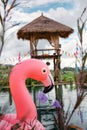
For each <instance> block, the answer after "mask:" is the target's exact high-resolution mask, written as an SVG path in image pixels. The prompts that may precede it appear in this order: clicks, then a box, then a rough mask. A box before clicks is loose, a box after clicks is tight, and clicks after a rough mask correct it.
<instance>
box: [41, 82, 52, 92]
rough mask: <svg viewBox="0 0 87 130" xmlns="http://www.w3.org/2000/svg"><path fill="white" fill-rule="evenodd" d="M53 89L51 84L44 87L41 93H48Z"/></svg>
mask: <svg viewBox="0 0 87 130" xmlns="http://www.w3.org/2000/svg"><path fill="white" fill-rule="evenodd" d="M52 89H53V84H52V85H51V86H48V87H45V88H44V90H43V92H44V93H48V92H49V91H51V90H52Z"/></svg>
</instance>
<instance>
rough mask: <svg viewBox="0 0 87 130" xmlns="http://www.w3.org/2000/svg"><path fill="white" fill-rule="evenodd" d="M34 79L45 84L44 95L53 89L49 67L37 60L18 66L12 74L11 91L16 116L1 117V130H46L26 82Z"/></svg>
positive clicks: (24, 62) (27, 61)
mask: <svg viewBox="0 0 87 130" xmlns="http://www.w3.org/2000/svg"><path fill="white" fill-rule="evenodd" d="M27 78H32V79H35V80H38V81H41V82H42V83H43V84H44V86H45V87H44V91H43V92H44V93H47V92H49V91H50V90H51V89H52V88H53V79H52V76H51V74H50V71H49V69H48V66H47V65H46V64H45V63H44V62H42V61H41V60H37V59H29V60H25V61H22V62H20V63H19V64H17V65H16V66H15V67H14V68H13V69H12V71H11V73H10V79H9V83H10V90H11V94H12V97H13V100H14V102H15V106H16V112H17V115H15V114H5V115H2V116H0V130H45V128H44V127H43V126H42V124H41V123H40V122H39V121H38V120H37V110H36V106H35V104H34V102H33V100H32V97H31V96H30V94H29V92H28V90H27V88H26V85H25V80H26V79H27Z"/></svg>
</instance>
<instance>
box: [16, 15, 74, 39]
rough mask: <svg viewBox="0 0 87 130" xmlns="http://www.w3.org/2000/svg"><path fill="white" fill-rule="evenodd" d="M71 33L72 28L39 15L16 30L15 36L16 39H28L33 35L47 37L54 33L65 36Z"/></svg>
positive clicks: (37, 37) (41, 37)
mask: <svg viewBox="0 0 87 130" xmlns="http://www.w3.org/2000/svg"><path fill="white" fill-rule="evenodd" d="M71 33H73V29H72V28H70V27H68V26H66V25H63V24H61V23H59V22H56V21H54V20H52V19H50V18H47V17H45V16H43V15H41V16H40V17H38V18H36V19H35V20H33V21H32V22H31V23H29V24H27V25H25V26H24V27H22V28H21V29H20V30H19V31H18V33H17V37H18V39H20V38H22V39H28V40H30V38H31V36H33V35H35V36H36V39H43V38H44V39H49V35H50V34H56V35H58V36H60V37H63V38H66V37H68V36H69V35H70V34H71Z"/></svg>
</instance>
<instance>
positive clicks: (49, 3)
mask: <svg viewBox="0 0 87 130" xmlns="http://www.w3.org/2000/svg"><path fill="white" fill-rule="evenodd" d="M11 1H12V0H9V2H11ZM16 1H17V3H20V4H19V5H18V6H17V7H16V8H15V9H13V10H12V11H11V13H10V15H9V17H11V19H10V20H9V22H7V23H6V27H7V28H8V27H9V26H10V25H11V24H15V23H20V24H19V25H18V26H16V27H13V28H11V29H8V30H7V31H6V35H5V36H6V37H5V45H4V48H3V52H2V55H1V58H0V62H1V63H4V62H5V63H9V62H10V63H12V62H14V60H15V59H17V58H18V54H19V53H20V54H21V56H22V58H26V57H24V56H25V55H26V54H27V52H29V41H23V40H21V39H20V40H18V39H17V31H18V29H20V28H21V27H23V26H24V25H26V24H27V23H29V22H31V21H32V20H34V19H35V18H37V17H39V16H40V15H41V13H42V12H43V15H44V16H46V17H49V18H51V19H53V20H56V21H58V22H60V23H62V24H65V25H67V26H70V27H71V28H73V29H74V33H73V34H71V35H70V36H69V37H68V38H67V39H61V38H60V44H61V54H62V57H61V67H65V66H70V67H74V65H75V57H74V53H75V51H76V44H77V43H78V35H77V19H78V18H79V17H80V16H81V14H82V12H83V10H84V8H86V6H87V0H22V1H21V0H16ZM9 4H10V3H9ZM9 4H8V6H9ZM2 10H3V5H2V3H1V0H0V12H2ZM86 18H87V10H86V11H85V13H84V15H83V20H85V19H86ZM0 33H1V27H0ZM83 36H84V43H83V44H84V47H85V48H86V46H87V24H86V27H85V30H84V35H83ZM41 42H42V44H39V43H41ZM39 43H38V48H47V47H48V46H50V45H49V43H48V42H47V41H46V40H44V41H39ZM50 48H51V46H50ZM28 57H29V55H28Z"/></svg>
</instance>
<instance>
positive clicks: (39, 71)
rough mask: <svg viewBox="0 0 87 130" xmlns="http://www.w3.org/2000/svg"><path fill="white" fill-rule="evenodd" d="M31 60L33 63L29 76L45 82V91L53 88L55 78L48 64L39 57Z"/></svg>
mask: <svg viewBox="0 0 87 130" xmlns="http://www.w3.org/2000/svg"><path fill="white" fill-rule="evenodd" d="M31 62H32V63H31V64H32V65H31V72H30V73H29V77H30V78H32V79H34V80H37V81H40V82H42V83H43V84H44V90H43V92H44V93H47V92H49V91H50V90H52V88H53V86H54V80H53V77H52V75H51V72H50V70H49V68H48V66H47V65H46V64H45V63H44V62H43V61H41V60H38V59H31Z"/></svg>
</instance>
